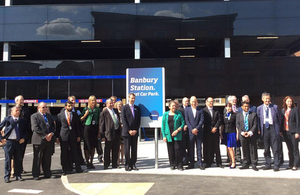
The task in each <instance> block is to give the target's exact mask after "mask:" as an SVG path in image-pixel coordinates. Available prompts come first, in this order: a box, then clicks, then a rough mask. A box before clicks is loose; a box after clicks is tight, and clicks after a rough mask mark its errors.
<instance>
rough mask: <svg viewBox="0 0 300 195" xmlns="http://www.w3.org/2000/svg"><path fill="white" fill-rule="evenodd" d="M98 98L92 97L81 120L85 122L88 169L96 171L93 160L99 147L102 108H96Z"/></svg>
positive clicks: (85, 147)
mask: <svg viewBox="0 0 300 195" xmlns="http://www.w3.org/2000/svg"><path fill="white" fill-rule="evenodd" d="M96 104H97V102H96V97H95V96H93V95H92V96H90V97H89V100H88V106H87V107H85V108H84V109H83V111H82V113H81V116H80V120H81V121H84V130H83V137H84V155H85V159H86V163H87V165H86V167H87V168H88V169H95V167H94V165H93V159H94V155H95V148H96V147H98V138H97V136H98V130H99V116H100V108H98V107H97V106H96Z"/></svg>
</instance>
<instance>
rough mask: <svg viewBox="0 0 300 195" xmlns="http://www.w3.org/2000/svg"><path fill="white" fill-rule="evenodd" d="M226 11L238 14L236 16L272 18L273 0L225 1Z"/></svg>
mask: <svg viewBox="0 0 300 195" xmlns="http://www.w3.org/2000/svg"><path fill="white" fill-rule="evenodd" d="M227 3H228V13H229V14H236V13H237V14H238V16H237V18H238V19H240V18H262V19H263V18H274V17H275V5H274V1H239V2H227Z"/></svg>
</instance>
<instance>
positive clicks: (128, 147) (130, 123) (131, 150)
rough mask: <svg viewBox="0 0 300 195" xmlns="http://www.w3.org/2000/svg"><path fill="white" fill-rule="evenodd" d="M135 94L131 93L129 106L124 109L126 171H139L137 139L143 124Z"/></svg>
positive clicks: (123, 132)
mask: <svg viewBox="0 0 300 195" xmlns="http://www.w3.org/2000/svg"><path fill="white" fill-rule="evenodd" d="M134 101H135V94H134V93H130V94H129V96H128V102H129V103H128V104H126V105H125V106H123V107H122V123H123V130H122V136H123V137H124V147H125V159H126V162H125V170H126V171H131V170H132V169H134V170H138V168H137V167H136V165H135V163H136V160H137V139H138V130H139V128H140V124H141V111H140V108H139V107H138V106H136V105H134Z"/></svg>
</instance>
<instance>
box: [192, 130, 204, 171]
mask: <svg viewBox="0 0 300 195" xmlns="http://www.w3.org/2000/svg"><path fill="white" fill-rule="evenodd" d="M189 143H190V153H189V159H190V167H192V168H193V167H194V161H195V143H196V148H197V166H200V165H202V139H201V137H198V136H195V135H194V136H193V137H190V140H189Z"/></svg>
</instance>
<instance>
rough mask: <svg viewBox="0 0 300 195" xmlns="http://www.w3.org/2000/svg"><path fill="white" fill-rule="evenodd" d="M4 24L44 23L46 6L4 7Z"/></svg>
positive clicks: (45, 20)
mask: <svg viewBox="0 0 300 195" xmlns="http://www.w3.org/2000/svg"><path fill="white" fill-rule="evenodd" d="M16 16H17V17H16ZM4 21H5V23H14V24H15V23H45V22H47V7H46V6H10V7H5V20H4Z"/></svg>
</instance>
